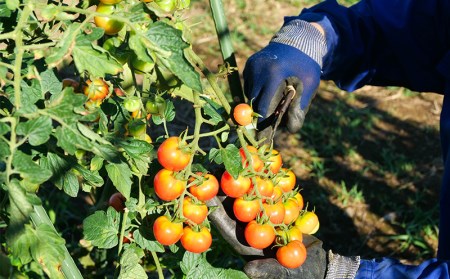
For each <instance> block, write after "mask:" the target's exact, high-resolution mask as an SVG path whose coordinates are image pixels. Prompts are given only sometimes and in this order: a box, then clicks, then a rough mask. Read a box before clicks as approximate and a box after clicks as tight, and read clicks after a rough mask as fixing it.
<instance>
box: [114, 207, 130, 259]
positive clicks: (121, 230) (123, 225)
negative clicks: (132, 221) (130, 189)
mask: <svg viewBox="0 0 450 279" xmlns="http://www.w3.org/2000/svg"><path fill="white" fill-rule="evenodd" d="M127 219H128V208H126V207H125V208H124V211H123V217H122V224H121V225H120V236H119V250H118V251H117V254H118V255H120V252H122V246H123V235H124V234H125V227H126V225H127Z"/></svg>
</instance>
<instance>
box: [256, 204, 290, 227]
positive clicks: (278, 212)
mask: <svg viewBox="0 0 450 279" xmlns="http://www.w3.org/2000/svg"><path fill="white" fill-rule="evenodd" d="M263 207H264V212H265V214H266V216H267V217H269V220H270V222H272V224H281V223H283V220H284V215H285V209H284V205H283V203H282V202H281V201H279V202H277V203H274V204H268V203H263ZM261 214H263V212H261Z"/></svg>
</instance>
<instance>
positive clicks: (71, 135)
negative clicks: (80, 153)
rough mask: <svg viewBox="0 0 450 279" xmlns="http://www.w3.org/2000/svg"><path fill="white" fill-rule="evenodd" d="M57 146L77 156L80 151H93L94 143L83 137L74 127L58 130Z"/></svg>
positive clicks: (63, 127) (56, 134) (56, 133)
mask: <svg viewBox="0 0 450 279" xmlns="http://www.w3.org/2000/svg"><path fill="white" fill-rule="evenodd" d="M54 135H55V137H56V139H57V140H58V142H57V145H58V146H59V147H61V148H62V149H64V150H65V151H66V152H67V153H69V154H75V152H76V151H77V150H78V149H83V150H92V149H93V145H92V143H91V142H90V141H89V140H88V139H87V138H85V137H83V136H82V135H81V134H80V133H79V132H78V129H77V128H76V127H75V126H74V125H71V126H60V127H58V128H56V132H55V134H54Z"/></svg>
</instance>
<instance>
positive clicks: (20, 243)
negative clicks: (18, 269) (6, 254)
mask: <svg viewBox="0 0 450 279" xmlns="http://www.w3.org/2000/svg"><path fill="white" fill-rule="evenodd" d="M6 241H7V244H8V248H9V249H10V251H11V255H10V256H11V257H12V258H13V259H18V260H19V261H20V263H21V264H22V265H25V264H27V263H29V262H31V261H32V260H33V258H32V256H31V252H30V247H31V245H32V244H33V243H35V242H36V241H38V239H37V238H36V235H35V234H33V233H32V229H31V228H30V225H25V227H23V226H21V228H20V230H19V229H18V228H17V227H11V226H10V227H8V231H7V233H6Z"/></svg>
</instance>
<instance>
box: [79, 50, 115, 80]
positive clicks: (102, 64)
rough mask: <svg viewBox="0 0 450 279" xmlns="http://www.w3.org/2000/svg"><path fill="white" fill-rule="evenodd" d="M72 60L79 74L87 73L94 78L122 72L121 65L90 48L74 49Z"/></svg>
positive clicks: (106, 55)
mask: <svg viewBox="0 0 450 279" xmlns="http://www.w3.org/2000/svg"><path fill="white" fill-rule="evenodd" d="M73 59H74V62H75V66H76V67H77V69H78V71H79V72H84V71H87V72H89V73H91V74H92V75H94V76H96V77H104V76H105V75H106V74H111V75H117V74H118V73H120V72H122V71H123V68H122V65H121V64H120V63H119V62H117V60H116V59H114V58H113V57H111V56H110V55H108V54H107V53H104V52H101V51H98V50H96V49H94V48H93V47H92V46H76V47H74V49H73Z"/></svg>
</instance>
